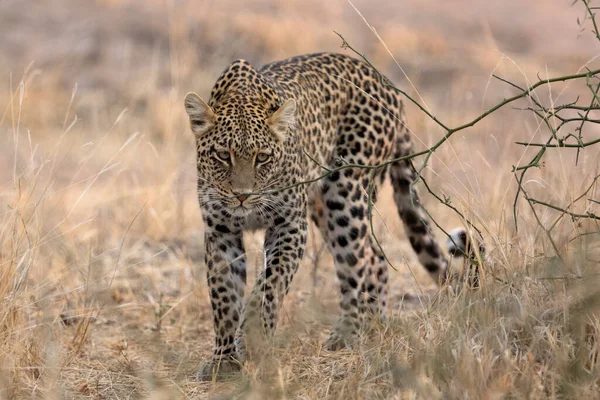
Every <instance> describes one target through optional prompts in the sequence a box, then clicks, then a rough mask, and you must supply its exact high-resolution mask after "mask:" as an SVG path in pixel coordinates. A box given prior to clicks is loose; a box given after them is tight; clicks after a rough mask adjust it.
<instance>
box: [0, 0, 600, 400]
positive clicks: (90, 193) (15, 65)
mask: <svg viewBox="0 0 600 400" xmlns="http://www.w3.org/2000/svg"><path fill="white" fill-rule="evenodd" d="M571 3H572V2H571V1H567V0H556V1H551V2H550V1H547V0H529V1H527V2H523V1H519V0H507V1H500V0H488V1H478V0H455V1H451V2H450V1H448V2H438V1H433V0H425V1H416V0H402V1H396V2H392V1H389V2H385V1H380V0H375V1H363V0H357V1H355V2H354V6H356V9H358V10H360V12H361V13H362V15H363V16H364V18H365V19H366V20H367V21H368V22H369V23H370V24H371V25H373V26H374V27H375V28H376V29H377V33H378V34H379V36H380V37H381V39H382V41H383V42H385V45H386V46H387V49H389V52H388V50H386V47H385V46H384V45H383V44H382V43H381V42H380V40H379V39H378V38H377V37H376V36H375V35H374V33H373V32H372V31H371V30H370V29H369V28H368V26H367V25H366V24H365V22H364V20H363V18H362V17H361V16H360V15H359V14H358V13H357V11H356V10H355V9H354V8H353V6H352V5H351V4H350V3H349V2H347V1H342V0H332V1H329V2H321V1H317V0H304V1H299V0H287V1H284V0H281V1H270V2H269V1H266V0H250V1H239V0H223V1H187V0H179V1H176V0H165V1H162V0H161V1H158V0H147V1H141V0H96V1H92V0H87V1H75V0H70V1H69V0H37V1H33V0H1V1H0V207H1V209H0V265H1V266H0V398H2V399H12V398H30V397H35V398H106V399H113V398H114V399H117V398H146V397H148V396H150V397H151V396H155V397H152V398H255V399H260V398H307V399H308V398H310V399H326V398H330V399H338V398H348V399H350V398H369V399H370V398H382V399H388V398H395V399H404V398H406V399H410V398H427V399H435V398H469V399H476V398H486V399H499V398H505V397H506V398H598V397H600V395H598V391H599V390H600V389H599V388H598V378H599V371H598V366H597V365H596V358H595V351H596V350H597V344H596V341H595V339H594V338H595V334H596V333H597V332H598V330H599V329H600V323H599V322H598V319H597V316H598V311H597V310H598V296H599V295H600V292H598V287H599V286H598V281H597V267H598V264H599V263H600V237H599V235H598V232H599V229H600V228H599V226H598V224H597V222H596V223H594V222H593V221H592V222H589V221H588V222H586V221H581V220H579V221H574V220H572V219H570V218H568V217H563V218H558V217H559V214H558V213H557V212H555V211H552V210H549V209H547V208H545V207H539V208H537V210H538V217H539V218H540V222H541V224H542V225H543V226H545V227H548V226H550V225H551V224H552V223H553V222H554V221H555V220H557V221H558V222H557V223H556V225H555V226H554V227H553V228H552V230H551V231H549V232H546V231H544V229H542V228H541V227H540V225H539V223H538V221H537V220H536V217H535V216H534V215H533V214H532V212H531V210H530V209H529V207H528V205H527V203H526V202H525V201H523V200H521V201H519V203H518V228H519V230H518V232H517V231H516V230H515V224H514V221H513V219H512V213H513V199H514V196H515V193H516V188H517V186H516V183H515V179H514V175H513V173H512V172H511V171H512V166H514V165H522V164H524V163H526V162H527V160H529V158H531V156H532V154H533V149H530V148H525V147H523V146H517V145H515V144H514V142H515V141H526V142H527V141H533V142H539V141H540V140H543V139H544V138H546V137H547V135H548V131H547V130H546V129H545V128H544V126H543V124H541V123H540V120H539V118H536V116H535V115H533V114H532V113H530V112H526V111H520V110H517V109H515V108H514V107H506V108H503V109H501V110H500V111H498V112H497V113H494V114H493V115H491V116H490V117H488V118H487V119H485V120H483V121H482V122H481V123H479V124H477V125H476V126H475V127H473V128H470V129H468V130H465V131H462V132H459V133H457V134H456V135H455V136H453V137H452V138H451V139H450V141H449V142H448V143H446V144H445V145H444V146H443V147H442V148H440V149H439V150H438V151H437V152H436V153H435V155H434V156H433V157H432V158H431V160H430V163H429V167H428V168H427V169H426V170H425V171H424V177H425V178H426V180H427V182H428V183H429V184H430V185H431V187H432V188H433V189H435V190H436V191H437V192H438V193H441V194H444V195H445V196H448V197H450V198H452V205H454V206H455V207H456V208H457V209H459V210H460V211H461V212H462V213H463V214H464V215H465V216H467V217H468V218H469V219H471V220H472V221H473V222H475V223H476V225H477V226H478V227H479V228H480V229H481V230H482V231H483V232H484V236H485V239H486V243H487V245H488V249H489V252H488V260H487V263H486V267H485V274H484V277H483V280H484V282H483V283H484V287H483V288H482V290H481V291H479V292H476V293H470V292H468V291H467V292H464V293H463V294H462V295H460V296H458V297H454V296H452V295H450V294H448V293H443V294H442V295H441V296H439V297H438V296H437V290H436V288H435V286H434V285H433V283H432V282H431V281H430V280H429V278H428V277H427V275H426V274H425V273H424V272H423V271H422V268H421V267H420V266H419V265H418V264H417V263H416V259H415V257H414V255H413V253H412V251H411V250H410V246H409V245H408V244H407V243H406V241H405V237H404V232H403V229H402V227H401V226H400V221H399V219H398V217H397V213H396V211H395V209H394V206H393V203H392V201H391V197H390V195H391V191H390V188H389V187H386V188H384V189H383V191H382V193H381V195H380V196H379V197H380V201H379V202H378V204H377V208H376V216H375V218H376V220H375V224H376V229H377V232H378V235H379V237H380V238H381V239H382V242H383V245H384V247H385V249H386V252H387V254H388V256H389V257H390V259H391V260H392V262H393V263H394V265H395V267H396V269H397V271H391V295H392V299H393V317H392V319H391V321H390V322H389V324H386V325H383V326H374V327H373V329H372V332H371V333H370V334H369V335H367V336H366V337H365V338H364V343H363V345H362V346H361V348H360V349H358V350H356V351H353V352H351V351H342V352H338V353H328V352H325V351H322V350H321V347H320V345H321V343H322V342H323V341H324V339H325V338H326V337H327V335H328V333H329V331H328V329H329V328H330V325H331V323H332V322H333V320H334V318H335V316H336V312H337V282H336V279H335V275H334V273H333V266H332V260H331V258H330V256H329V255H328V254H327V253H326V252H325V253H320V251H319V250H320V249H321V247H322V243H321V240H320V238H319V237H318V236H317V235H315V234H311V236H310V240H309V249H308V251H307V256H306V257H305V261H304V262H303V265H302V268H301V270H300V272H299V273H298V275H297V276H296V278H295V281H294V284H293V286H292V289H291V292H290V294H289V296H288V298H287V300H286V303H285V310H284V312H283V315H282V318H281V321H280V329H279V332H278V334H277V337H276V338H275V345H274V348H273V349H272V350H271V351H270V352H268V354H267V359H266V361H264V362H263V363H249V364H248V365H247V366H246V371H245V372H246V373H245V375H244V377H243V378H241V379H240V380H237V381H233V382H227V383H214V384H211V383H200V382H197V381H195V380H194V379H193V376H194V373H195V372H196V369H197V367H198V365H199V363H200V362H201V361H202V360H204V359H206V358H207V357H209V355H210V351H211V349H210V346H211V343H212V327H211V317H210V305H209V303H208V294H207V289H206V284H205V282H204V276H205V266H204V263H203V259H204V256H203V235H202V231H203V228H202V222H201V218H200V212H199V209H198V206H197V202H196V197H195V176H194V170H195V167H194V157H195V155H194V153H193V150H192V145H193V139H192V135H191V133H190V132H189V130H188V126H187V119H186V116H185V113H184V111H183V107H182V99H183V96H184V95H185V93H186V92H188V91H190V90H194V91H197V92H198V93H200V94H201V95H202V96H204V97H205V98H207V97H208V93H209V90H210V88H211V86H212V84H213V82H214V80H215V79H216V77H217V76H218V74H219V73H220V71H221V70H222V69H223V68H224V67H225V66H226V65H227V64H228V63H229V62H231V61H232V60H234V59H236V58H245V59H247V60H249V61H251V62H252V63H253V64H255V65H257V66H258V65H261V64H263V63H266V62H269V61H273V60H277V59H281V58H284V57H287V56H292V55H296V54H302V53H309V52H317V51H339V52H347V53H349V50H345V49H342V48H340V44H341V40H340V38H339V37H338V36H337V35H336V34H335V33H334V31H336V32H339V33H340V34H342V35H343V36H344V37H345V39H346V40H347V41H348V42H349V43H350V44H351V45H352V46H353V47H354V48H356V49H357V50H359V51H360V52H361V53H364V54H365V55H366V56H367V57H368V58H369V59H370V60H371V61H372V62H373V63H374V64H375V65H376V66H377V67H378V68H380V69H381V70H382V71H383V72H385V73H386V74H387V75H388V76H389V77H390V78H391V79H392V80H393V81H394V82H395V83H396V84H397V85H398V86H399V87H401V88H403V89H405V90H407V91H408V93H409V94H411V95H412V96H414V97H415V98H419V99H420V101H421V102H422V104H425V105H426V107H427V108H428V109H430V110H431V111H432V112H433V113H434V114H435V115H436V116H438V117H439V118H440V119H441V120H442V121H444V122H445V123H446V124H448V125H449V126H457V125H459V124H461V123H463V122H467V121H469V120H471V119H472V118H474V117H476V116H477V115H479V114H480V113H481V112H482V111H483V110H485V109H487V108H488V107H490V106H492V105H494V104H496V103H497V102H499V101H501V100H502V99H503V98H506V97H508V96H510V95H512V94H514V93H515V90H514V88H510V87H509V86H507V85H506V84H503V83H502V82H499V81H497V80H494V79H492V78H491V75H492V73H496V74H499V75H501V76H503V77H505V78H509V79H511V80H512V81H513V82H515V83H517V84H519V85H522V86H525V85H527V83H528V82H535V81H537V79H538V78H537V74H538V73H539V76H540V77H542V78H545V77H549V76H560V75H563V74H571V73H575V72H577V71H580V70H581V69H582V68H584V66H586V65H587V66H589V67H590V68H593V67H594V66H595V67H598V62H596V61H594V59H593V58H594V57H595V56H596V55H597V54H598V53H599V50H600V43H599V42H598V41H597V40H595V38H594V36H593V34H591V33H590V29H591V24H590V22H589V21H587V22H586V23H584V24H583V27H581V26H579V25H578V22H577V21H578V20H579V21H583V20H584V7H583V5H582V4H581V3H576V4H574V5H572V4H571ZM392 56H393V57H392ZM394 59H395V60H396V61H397V62H396V61H395V60H394ZM537 93H538V96H539V98H540V99H541V100H540V101H543V102H544V104H551V103H553V102H565V101H572V100H574V99H575V98H576V97H577V96H578V95H580V94H581V97H582V101H585V102H589V98H590V96H589V93H588V92H587V91H586V89H585V86H583V85H582V84H581V83H572V84H553V85H551V91H550V90H548V88H547V87H545V88H544V89H540V90H539V91H538V92H537ZM528 105H529V103H527V102H526V101H522V102H520V103H517V104H515V105H514V106H515V107H521V108H522V107H527V106H528ZM408 111H409V123H410V128H411V130H412V132H413V133H414V136H413V138H414V141H415V143H416V144H417V147H418V149H419V150H422V149H425V148H427V147H429V146H431V145H432V144H433V143H435V142H436V141H437V140H438V139H439V138H440V137H441V136H442V134H443V133H444V132H443V131H442V130H441V129H439V127H437V126H436V125H435V123H433V122H432V121H431V120H429V119H428V118H427V117H426V116H425V115H424V114H423V113H422V112H421V111H419V110H418V109H417V108H416V107H414V106H410V107H409V110H408ZM571 129H572V128H571ZM584 134H585V137H586V139H588V140H591V139H594V138H598V136H599V132H598V130H594V129H593V127H589V128H587V129H586V130H585V131H584ZM599 157H600V152H599V148H598V146H596V147H590V148H588V149H585V150H583V151H582V152H581V154H580V156H579V160H578V163H577V165H575V151H574V150H568V151H549V152H548V153H547V154H546V155H545V159H544V161H545V162H544V164H543V166H542V168H539V169H535V170H533V171H532V172H531V173H530V174H529V175H528V179H527V182H526V183H525V186H526V188H527V189H528V190H529V192H530V194H532V195H535V196H537V197H538V198H540V199H543V200H545V201H548V202H552V203H553V204H559V205H562V206H566V205H568V204H570V202H573V200H575V199H576V198H577V197H578V196H579V195H580V194H581V193H582V192H584V191H585V190H586V189H587V188H588V187H589V188H590V190H589V191H588V192H587V197H586V198H584V199H583V201H578V202H577V204H576V205H574V206H573V208H572V210H573V211H576V212H585V211H589V212H595V213H596V214H599V213H600V211H599V208H600V205H598V204H596V203H594V201H593V200H594V199H596V200H597V199H599V198H600V188H599V187H598V185H597V184H594V182H593V177H594V176H596V175H598V174H599V173H600V171H599V169H600V167H599V164H600V162H599ZM420 161H421V162H422V159H420ZM418 162H419V160H417V163H418ZM421 192H422V193H424V192H425V191H424V190H423V188H422V187H421ZM423 198H424V203H425V205H426V207H427V209H428V210H429V212H430V213H431V214H432V215H433V216H434V217H435V219H436V220H437V221H438V222H439V223H440V224H441V225H442V226H443V227H444V228H445V229H450V228H452V227H454V226H458V225H461V224H462V223H463V222H462V221H461V219H460V218H459V217H458V216H457V215H456V214H455V213H454V212H452V211H451V210H449V209H448V208H447V207H446V206H444V205H443V204H440V203H439V202H438V201H436V200H435V199H434V198H433V197H432V196H430V195H426V194H423ZM587 199H591V200H590V201H588V200H587ZM380 215H383V216H385V219H382V218H381V217H380ZM436 235H437V237H438V238H440V240H443V234H442V232H440V231H439V230H437V231H436ZM549 237H550V238H551V239H552V240H550V239H549ZM552 243H554V244H555V246H556V249H555V248H554V247H553V246H552ZM246 248H247V250H248V255H249V261H250V262H249V266H250V273H249V276H250V277H251V278H250V280H251V281H252V277H254V276H255V274H256V267H257V265H260V260H261V235H260V234H256V235H248V237H247V247H246ZM557 250H558V252H557ZM558 256H560V257H558ZM560 259H562V262H561V261H560ZM315 265H316V266H317V269H316V284H315V285H313V271H315V269H314V267H315ZM495 278H498V279H495ZM581 278H584V279H581ZM250 283H251V282H250Z"/></svg>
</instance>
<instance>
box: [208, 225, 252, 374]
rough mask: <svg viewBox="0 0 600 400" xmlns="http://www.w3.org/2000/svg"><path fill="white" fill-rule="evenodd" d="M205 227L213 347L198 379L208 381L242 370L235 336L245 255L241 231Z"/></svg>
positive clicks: (244, 282)
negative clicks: (209, 359)
mask: <svg viewBox="0 0 600 400" xmlns="http://www.w3.org/2000/svg"><path fill="white" fill-rule="evenodd" d="M209 225H212V226H209ZM205 226H207V230H206V233H205V245H206V267H207V280H208V289H209V292H210V301H211V305H212V314H213V322H214V330H215V344H214V351H213V356H212V359H211V361H209V362H207V363H205V364H204V365H202V366H201V368H200V371H199V372H198V378H199V379H201V380H211V379H212V377H213V374H216V376H217V377H218V378H222V377H224V376H226V375H229V374H231V373H232V372H236V371H238V370H239V369H240V367H241V364H240V360H239V356H238V354H237V352H236V348H235V343H234V337H235V332H236V329H237V328H238V326H239V324H240V320H241V315H242V304H243V299H244V288H245V285H246V255H245V252H244V244H243V240H242V231H241V229H239V228H234V227H233V226H230V225H226V224H220V223H216V224H215V223H213V224H205Z"/></svg>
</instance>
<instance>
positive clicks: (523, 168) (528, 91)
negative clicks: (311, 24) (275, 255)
mask: <svg viewBox="0 0 600 400" xmlns="http://www.w3.org/2000/svg"><path fill="white" fill-rule="evenodd" d="M577 1H581V2H582V3H583V4H584V6H585V9H586V19H587V18H589V19H590V20H591V21H592V24H593V30H592V32H593V33H594V35H595V36H596V38H597V39H598V40H599V41H600V31H599V30H598V27H597V23H596V15H595V13H594V12H593V10H594V9H595V8H594V7H591V6H590V0H576V2H577ZM336 34H337V35H338V36H339V37H340V39H341V40H342V48H345V49H349V50H350V51H352V52H353V53H354V54H356V55H357V56H358V57H360V58H361V59H362V60H364V61H365V62H366V63H367V64H368V65H369V66H370V67H371V68H373V70H374V71H375V72H376V73H377V74H378V75H379V76H380V78H381V79H382V81H383V82H384V84H385V85H387V86H388V87H389V88H391V89H392V90H394V91H396V92H397V93H399V94H401V95H402V96H404V97H405V98H406V99H408V100H409V101H410V102H411V103H413V104H414V105H416V106H417V107H418V108H419V110H420V111H421V112H423V113H424V114H425V115H427V117H429V118H430V119H431V120H432V121H434V122H435V123H436V124H437V125H438V126H439V127H440V128H442V129H443V130H444V131H445V133H444V135H443V136H442V137H441V138H440V139H439V140H438V141H437V142H436V143H435V144H433V145H432V146H431V147H429V148H428V149H426V150H422V151H419V152H415V153H412V154H408V155H405V156H402V157H398V158H394V159H390V160H387V161H385V162H383V163H380V164H376V165H360V164H349V163H345V161H344V160H337V163H336V165H335V166H333V167H330V166H324V165H321V164H319V163H318V161H317V160H315V159H314V158H313V157H311V156H310V155H309V154H306V153H305V155H307V156H308V158H309V159H310V160H311V161H312V162H315V163H317V164H318V165H320V166H321V167H322V169H323V170H324V171H325V172H324V173H323V174H322V175H320V176H317V177H315V178H313V179H309V180H305V181H301V182H296V183H294V184H291V185H288V186H285V187H281V188H277V189H272V190H266V191H261V192H259V193H257V194H272V193H277V192H280V191H283V190H286V189H290V188H293V187H298V186H304V185H307V184H311V183H314V182H317V181H320V180H322V179H325V178H327V177H329V176H330V175H332V174H333V173H336V172H339V171H342V170H346V169H349V168H361V169H366V170H369V171H370V173H369V177H370V178H369V185H368V187H367V188H366V192H367V196H368V205H369V206H368V218H369V224H370V230H371V235H372V236H373V238H374V241H375V243H376V244H377V245H378V247H379V248H380V250H381V251H382V252H383V248H382V247H381V244H380V242H379V240H378V239H377V237H376V235H375V229H374V226H373V191H374V186H375V184H374V177H375V175H376V173H377V171H378V170H380V169H382V168H385V167H387V166H388V165H390V164H393V163H397V162H401V161H411V162H412V160H413V159H415V158H417V157H420V156H425V158H424V160H423V163H422V164H421V166H420V168H418V170H416V179H415V182H413V184H414V183H416V182H417V181H418V180H422V181H423V183H424V185H425V187H426V189H427V191H428V192H429V193H430V194H432V195H433V196H434V197H435V198H436V199H437V200H438V201H439V202H440V203H442V204H444V205H445V206H447V207H449V208H451V209H452V210H453V211H454V212H456V213H457V214H458V215H459V216H460V217H461V218H462V219H463V220H464V221H465V222H466V223H467V225H469V227H471V228H473V229H474V230H475V231H477V233H478V234H479V235H480V237H481V231H480V230H479V229H477V227H476V226H475V225H474V224H473V223H472V222H471V221H469V220H467V219H466V218H465V216H464V215H462V214H461V213H460V212H459V211H458V210H457V209H456V208H455V207H454V206H451V205H450V199H449V198H447V197H446V196H440V195H438V194H436V193H435V192H434V191H433V190H432V189H431V188H430V186H429V185H428V184H427V182H426V181H425V180H424V179H423V176H422V171H423V170H424V169H425V168H426V167H427V165H428V162H429V159H430V158H431V156H432V155H433V153H434V152H435V151H436V150H438V149H439V148H440V147H441V146H442V145H443V144H444V143H445V142H446V141H448V139H450V137H451V136H453V135H454V134H456V133H457V132H460V131H463V130H466V129H468V128H471V127H474V126H475V125H477V124H478V123H479V122H481V121H482V120H484V119H485V118H487V117H488V116H490V115H491V114H493V113H495V112H496V111H498V110H499V109H501V108H503V107H504V106H506V105H508V104H512V103H515V102H516V101H518V100H521V99H526V100H528V101H529V102H530V103H531V104H533V106H532V107H528V108H526V109H525V111H529V112H532V113H534V114H535V115H536V116H537V117H538V118H539V119H540V121H541V122H542V123H543V125H544V126H546V128H547V129H548V131H549V133H550V135H549V137H548V139H547V140H546V142H544V143H526V142H516V144H517V145H520V146H527V147H529V148H539V150H538V151H537V152H536V153H535V154H534V156H533V157H532V158H531V160H530V161H529V163H527V164H525V165H518V166H513V172H514V174H515V178H516V182H517V193H516V195H515V200H514V203H513V218H514V223H515V230H516V231H518V218H517V205H518V200H519V198H520V196H521V195H523V198H524V199H525V200H526V201H527V202H528V204H529V206H530V208H531V210H532V212H533V214H534V216H535V218H536V220H537V223H538V224H539V226H540V227H541V228H542V229H543V230H544V232H545V233H546V234H547V236H548V238H549V240H550V242H551V244H552V246H553V247H554V250H555V251H556V253H557V255H558V253H559V250H558V246H557V245H556V243H555V242H554V241H553V239H552V237H551V234H550V231H551V230H552V228H553V226H554V224H553V225H552V226H551V227H550V228H546V227H545V226H544V225H543V222H542V221H541V220H540V218H539V216H538V215H537V212H536V210H535V207H534V205H539V206H543V207H546V208H549V209H553V210H555V211H559V212H561V213H562V215H568V216H570V217H571V218H572V219H574V220H578V219H593V220H599V219H600V216H599V215H597V214H595V213H593V212H589V211H588V212H586V213H575V212H573V211H570V210H568V208H570V207H571V206H572V205H573V202H572V203H571V204H570V205H569V206H567V207H559V206H556V205H554V204H551V203H549V202H546V201H542V200H538V199H535V198H532V197H530V196H529V195H528V194H527V192H526V191H525V189H524V187H523V181H524V178H525V175H526V174H527V173H528V172H529V170H530V169H532V168H540V167H541V166H542V162H543V158H544V155H545V154H546V150H547V149H559V148H575V149H577V157H576V161H575V165H577V163H578V160H579V154H580V151H581V149H584V148H587V147H590V146H593V145H596V144H598V143H600V138H598V139H593V140H589V141H584V140H583V128H584V126H585V125H586V124H600V119H597V118H590V113H591V112H592V111H599V110H600V97H599V91H600V69H595V70H587V71H585V72H582V73H576V74H571V75H564V76H559V77H554V78H547V79H541V78H540V77H539V76H538V81H537V82H535V83H533V84H531V85H530V86H528V87H526V88H523V87H521V86H519V85H517V84H515V83H513V82H510V81H509V80H507V79H504V78H501V77H499V76H496V75H492V76H493V77H494V78H495V79H498V80H499V81H501V82H503V83H506V84H508V85H509V86H511V87H512V88H514V89H516V90H518V93H517V94H515V95H514V96H512V97H509V98H506V99H504V100H503V101H501V102H499V103H497V104H496V105H494V106H492V107H490V108H489V109H487V110H486V111H484V112H483V113H482V114H480V115H479V116H477V117H476V118H474V119H472V120H470V121H469V122H466V123H464V124H462V125H459V126H456V127H450V126H449V125H448V124H446V123H444V122H442V121H441V120H440V119H439V118H438V117H436V116H435V115H434V114H432V113H431V112H430V111H428V110H427V109H426V108H425V107H424V106H423V105H421V104H420V103H419V102H418V101H417V100H415V99H414V98H413V97H412V96H410V95H409V94H408V93H407V92H406V91H404V90H402V89H400V88H397V87H396V86H394V85H393V84H392V83H391V82H390V81H389V80H388V79H387V78H386V77H385V76H384V75H383V74H382V73H381V72H380V71H379V70H378V69H377V68H376V67H375V66H374V65H373V64H372V63H371V62H370V61H369V59H368V58H367V57H366V56H365V55H363V54H362V53H360V52H359V51H357V50H356V49H354V48H353V47H352V46H351V45H350V44H349V43H348V42H347V41H346V40H345V39H344V37H343V36H342V35H341V34H339V33H337V32H336ZM579 80H584V81H585V83H586V87H587V88H588V90H589V93H588V94H590V95H591V101H590V103H589V104H587V105H580V104H579V97H578V98H577V99H576V100H575V101H572V102H570V103H565V104H559V105H552V106H551V107H546V106H544V105H543V104H541V102H540V101H538V100H537V99H536V97H535V91H536V89H538V88H540V87H543V86H550V85H551V84H553V83H558V82H568V81H579ZM594 80H596V81H598V82H597V83H594V84H593V83H592V82H593V81H594ZM563 112H570V113H573V112H575V113H576V114H577V116H569V117H567V116H563V114H561V113H563ZM554 121H556V122H557V123H556V125H555V126H554V125H553V122H554ZM573 123H577V126H576V127H575V129H574V132H575V134H574V133H568V134H566V135H565V136H563V137H561V136H560V135H561V134H562V131H563V128H565V129H566V128H567V127H568V126H569V124H573ZM569 139H572V141H573V142H568V143H567V141H568V140H569ZM596 180H597V177H596V178H595V179H594V181H593V183H592V186H593V185H594V184H595V183H596ZM592 186H590V188H588V190H587V191H586V193H587V192H589V190H590V189H591V187H592ZM584 196H585V195H581V196H579V197H578V200H579V199H581V198H583V197H584ZM587 200H589V202H590V203H598V202H597V201H596V200H594V199H591V198H588V199H587ZM421 207H422V205H421ZM425 212H426V213H427V214H428V215H429V213H428V212H427V211H426V210H425ZM432 220H433V219H432ZM433 222H434V223H435V224H436V225H437V226H438V227H440V228H441V226H440V225H439V224H438V223H437V222H436V221H435V220H433ZM442 230H443V229H442ZM444 233H445V234H446V235H447V233H446V232H445V231H444ZM383 254H385V252H383ZM386 260H387V261H388V263H389V264H390V265H391V266H392V267H393V265H392V264H391V262H390V261H389V259H387V256H386Z"/></svg>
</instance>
